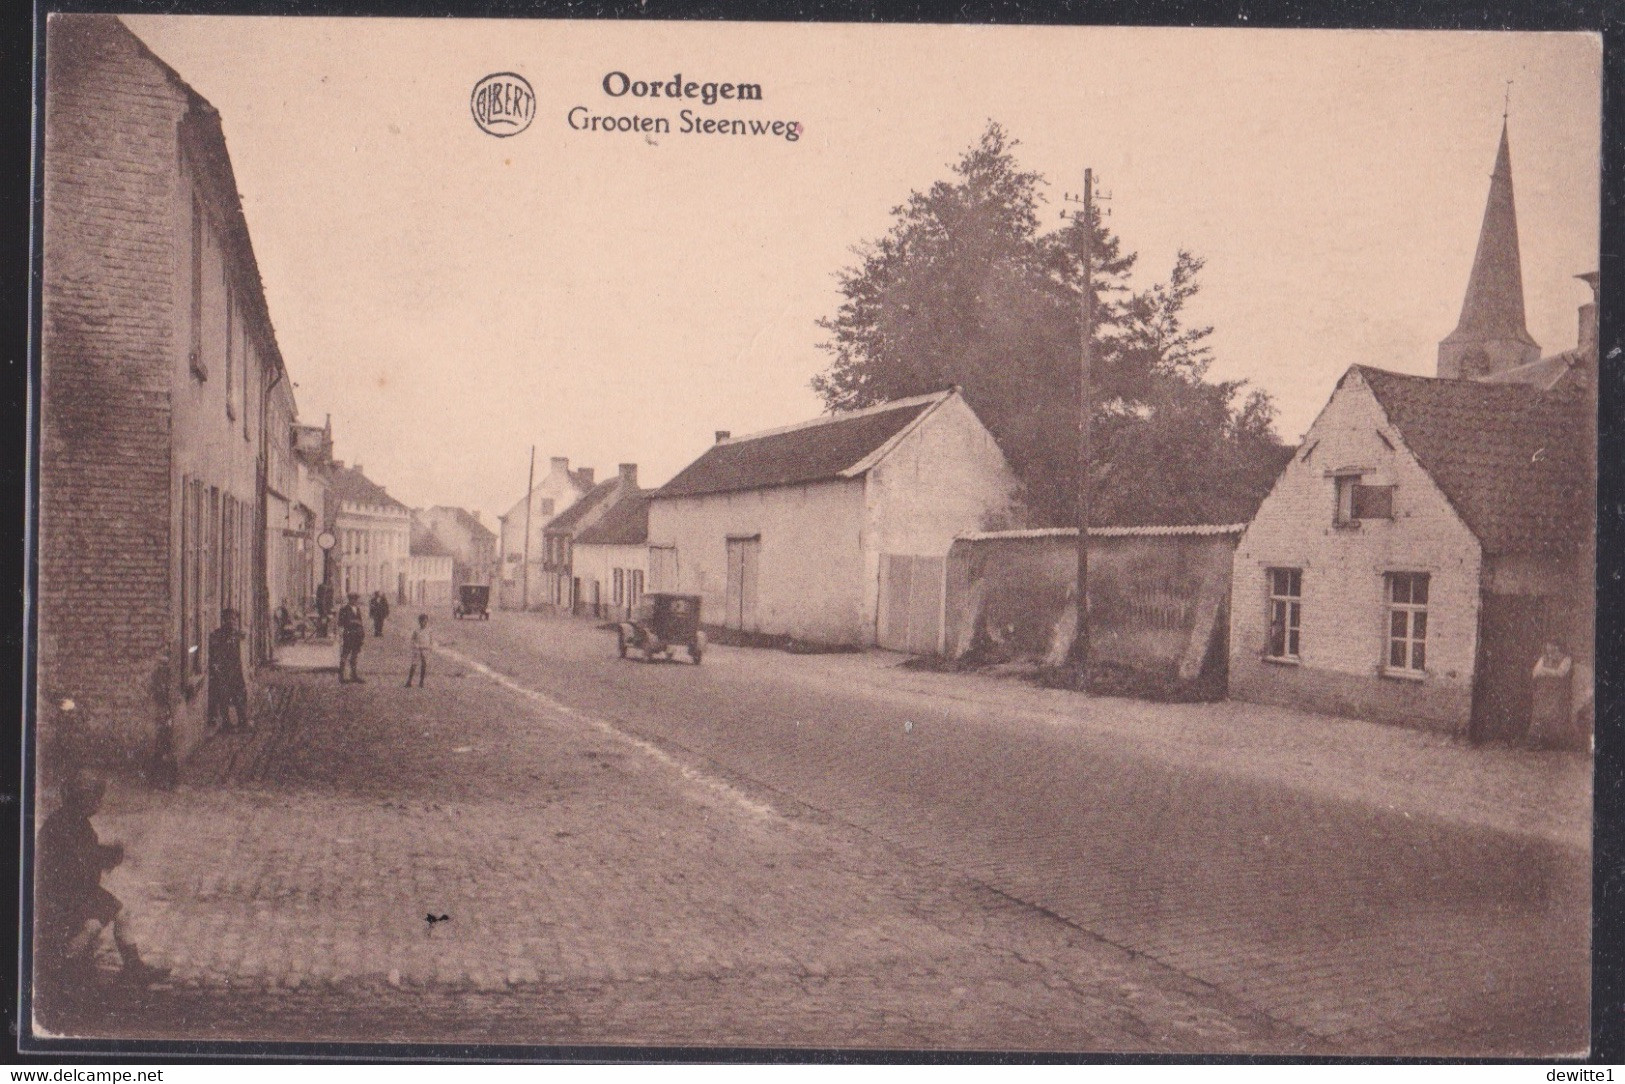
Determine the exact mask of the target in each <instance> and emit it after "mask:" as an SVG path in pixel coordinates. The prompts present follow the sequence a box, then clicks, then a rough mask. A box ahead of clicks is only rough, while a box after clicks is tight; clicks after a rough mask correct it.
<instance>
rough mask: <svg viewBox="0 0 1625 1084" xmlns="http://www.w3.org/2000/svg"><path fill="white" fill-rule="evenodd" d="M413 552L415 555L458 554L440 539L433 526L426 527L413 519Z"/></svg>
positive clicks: (448, 555)
mask: <svg viewBox="0 0 1625 1084" xmlns="http://www.w3.org/2000/svg"><path fill="white" fill-rule="evenodd" d="M411 554H412V556H413V557H455V556H456V554H454V553H452V551H451V550H449V549H447V548H446V546H445V544H444V543H443V542H441V541H440V536H439V535H437V534H435V533H434V530H433V529H432V528H429V527H426V526H424V525H423V524H421V523H419V522H418V521H417V520H415V519H414V520H413V521H412V542H411Z"/></svg>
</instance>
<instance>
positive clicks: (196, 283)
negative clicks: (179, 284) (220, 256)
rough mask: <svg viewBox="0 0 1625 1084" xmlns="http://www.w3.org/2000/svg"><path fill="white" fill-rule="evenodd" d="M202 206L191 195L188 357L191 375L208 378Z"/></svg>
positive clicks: (202, 378) (201, 378) (200, 378)
mask: <svg viewBox="0 0 1625 1084" xmlns="http://www.w3.org/2000/svg"><path fill="white" fill-rule="evenodd" d="M203 236H204V234H203V208H202V206H201V205H200V204H199V203H198V200H197V197H196V196H193V197H192V282H191V287H192V327H191V346H190V348H189V349H190V353H189V354H188V357H189V359H190V361H191V366H192V375H193V376H195V377H197V378H198V379H199V380H207V379H209V369H208V366H206V365H204V364H203Z"/></svg>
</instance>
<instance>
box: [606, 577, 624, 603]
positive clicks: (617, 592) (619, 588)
mask: <svg viewBox="0 0 1625 1084" xmlns="http://www.w3.org/2000/svg"><path fill="white" fill-rule="evenodd" d="M610 584H611V587H610V598H611V600H612V601H613V602H614V603H615V605H617V606H622V605H625V603H626V569H624V568H617V569H616V570H615V571H614V572H613V573H611V574H610Z"/></svg>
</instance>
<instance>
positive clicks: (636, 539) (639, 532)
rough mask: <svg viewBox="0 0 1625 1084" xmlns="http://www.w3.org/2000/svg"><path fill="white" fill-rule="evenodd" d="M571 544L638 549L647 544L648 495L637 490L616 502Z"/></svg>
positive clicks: (646, 491)
mask: <svg viewBox="0 0 1625 1084" xmlns="http://www.w3.org/2000/svg"><path fill="white" fill-rule="evenodd" d="M575 541H576V545H578V546H641V545H643V544H644V543H645V542H647V541H649V491H648V490H646V489H640V490H637V491H636V492H633V493H628V494H627V495H626V496H624V497H622V498H621V499H620V500H618V501H616V502H615V505H614V507H612V508H610V510H609V511H608V512H605V513H604V518H603V519H601V520H599V521H598V522H597V523H594V524H593V525H592V526H591V527H588V528H587V529H586V530H584V531H582V532H581V533H580V534H578V535H576V540H575Z"/></svg>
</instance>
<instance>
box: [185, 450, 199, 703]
mask: <svg viewBox="0 0 1625 1084" xmlns="http://www.w3.org/2000/svg"><path fill="white" fill-rule="evenodd" d="M202 510H203V483H202V482H200V481H198V480H197V479H195V478H184V479H182V480H181V653H182V656H183V657H184V659H185V661H184V663H183V664H182V666H183V670H182V672H183V674H184V675H186V676H188V677H193V676H197V675H200V674H202V673H203V553H202V549H203V544H202V540H203V531H202V526H203V511H202Z"/></svg>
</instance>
